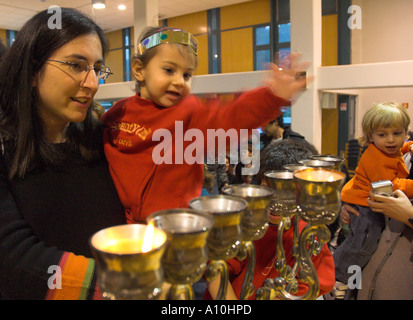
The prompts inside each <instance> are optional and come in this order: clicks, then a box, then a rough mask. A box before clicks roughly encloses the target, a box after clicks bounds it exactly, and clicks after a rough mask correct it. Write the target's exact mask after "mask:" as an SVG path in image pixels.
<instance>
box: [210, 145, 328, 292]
mask: <svg viewBox="0 0 413 320" xmlns="http://www.w3.org/2000/svg"><path fill="white" fill-rule="evenodd" d="M312 155H314V154H313V151H312V148H308V146H307V144H306V143H305V142H302V141H296V140H290V139H285V140H276V141H272V142H271V143H270V144H269V145H267V147H265V148H264V149H263V150H262V151H261V159H260V172H259V173H258V179H259V181H260V183H261V184H262V185H268V183H267V181H266V178H265V176H264V173H265V172H267V171H271V170H283V166H284V165H287V164H291V163H298V161H299V160H304V159H308V158H311V156H312ZM269 210H270V212H269V227H268V230H267V232H266V233H265V235H264V237H263V238H261V239H259V240H256V241H254V246H255V251H256V263H255V270H254V272H255V273H254V278H253V284H254V287H255V290H256V289H258V288H261V287H262V286H263V285H264V282H265V280H266V279H269V278H271V279H274V278H276V277H277V276H278V272H277V271H276V269H275V266H274V265H275V261H276V257H277V256H276V254H277V232H278V224H279V223H280V217H279V216H278V215H275V214H274V211H273V210H271V206H270V208H269ZM305 226H306V223H305V222H303V221H300V224H299V229H300V232H301V231H302V229H303V228H304V227H305ZM283 245H284V249H285V254H286V260H287V264H288V265H289V266H291V267H292V266H293V265H294V261H295V258H294V257H293V255H292V247H293V228H290V229H288V230H286V231H284V235H283ZM312 261H313V264H314V267H315V268H316V270H317V274H318V280H319V283H320V292H319V295H323V294H326V293H328V292H330V291H331V289H332V288H333V286H334V281H335V278H334V262H333V258H332V254H331V252H330V251H329V249H328V246H327V245H326V244H324V245H323V246H322V249H321V251H320V253H319V254H318V255H316V256H313V257H312ZM227 263H228V270H229V279H230V283H229V284H228V292H227V299H230V300H237V299H239V297H240V294H241V287H242V283H243V281H244V278H245V275H246V272H247V263H248V260H247V259H244V260H242V261H240V260H238V259H237V258H234V259H230V260H228V261H227ZM219 284H220V277H217V278H216V279H215V280H214V281H212V282H210V283H208V284H207V288H208V290H207V291H206V292H205V294H204V299H211V298H215V297H216V296H217V294H218V289H219ZM307 290H308V285H307V284H305V283H299V288H298V292H297V293H296V295H298V296H301V295H303V294H305V293H306V292H307ZM250 299H255V294H254V295H253V296H251V297H250Z"/></svg>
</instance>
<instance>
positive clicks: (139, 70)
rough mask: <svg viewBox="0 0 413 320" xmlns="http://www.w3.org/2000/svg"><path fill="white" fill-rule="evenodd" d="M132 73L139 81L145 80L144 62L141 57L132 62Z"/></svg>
mask: <svg viewBox="0 0 413 320" xmlns="http://www.w3.org/2000/svg"><path fill="white" fill-rule="evenodd" d="M132 73H133V75H134V76H135V79H136V80H138V81H139V82H142V81H143V80H144V76H143V63H142V61H141V60H139V59H135V60H133V62H132Z"/></svg>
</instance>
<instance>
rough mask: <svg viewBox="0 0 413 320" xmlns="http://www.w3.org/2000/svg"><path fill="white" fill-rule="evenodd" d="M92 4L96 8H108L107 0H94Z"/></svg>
mask: <svg viewBox="0 0 413 320" xmlns="http://www.w3.org/2000/svg"><path fill="white" fill-rule="evenodd" d="M92 5H93V8H95V9H105V8H106V4H105V0H92Z"/></svg>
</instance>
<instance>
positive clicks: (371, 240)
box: [325, 103, 413, 299]
mask: <svg viewBox="0 0 413 320" xmlns="http://www.w3.org/2000/svg"><path fill="white" fill-rule="evenodd" d="M409 125H410V116H409V114H408V113H407V110H406V108H404V107H403V106H401V105H399V104H397V103H379V104H376V105H374V106H373V107H372V108H370V109H369V110H368V111H367V112H366V114H365V115H364V117H363V121H362V130H363V137H362V138H361V144H362V145H368V147H367V149H366V151H364V153H363V155H362V156H361V158H360V161H359V163H358V166H357V168H356V170H355V175H354V177H353V178H352V179H351V180H350V181H349V182H347V183H346V184H345V185H344V187H343V189H342V191H341V200H342V202H343V203H347V204H352V206H353V207H355V208H356V210H357V211H358V212H359V215H358V216H355V215H351V216H350V217H351V223H350V232H349V234H348V235H347V236H346V239H345V240H344V241H343V242H342V243H341V245H339V246H338V247H337V249H336V250H335V251H334V255H333V257H334V263H335V266H336V280H337V281H336V284H335V289H334V290H333V291H332V292H331V293H330V294H329V295H327V296H326V297H325V298H326V299H347V298H348V297H346V294H347V292H349V291H348V284H347V282H348V279H349V277H350V276H351V273H349V271H348V270H349V267H350V266H353V265H357V266H359V267H360V268H361V269H363V268H364V267H365V266H366V264H367V263H368V262H369V260H370V258H371V256H372V255H373V253H374V252H375V250H376V248H377V244H378V242H379V239H380V237H381V233H382V231H383V230H384V228H385V225H386V221H385V216H383V214H381V213H379V212H375V211H373V210H372V209H371V208H370V207H369V205H368V202H367V200H368V198H369V192H370V190H371V183H373V182H377V181H379V180H389V181H391V182H392V187H393V190H396V189H400V190H402V191H403V192H404V193H406V194H407V195H408V196H409V197H413V180H409V179H406V178H407V176H408V175H409V172H408V171H407V168H406V165H405V163H404V159H403V154H405V153H407V152H409V151H410V152H411V148H412V144H413V142H412V141H410V142H405V141H406V138H407V133H408V131H409ZM373 164H374V165H373Z"/></svg>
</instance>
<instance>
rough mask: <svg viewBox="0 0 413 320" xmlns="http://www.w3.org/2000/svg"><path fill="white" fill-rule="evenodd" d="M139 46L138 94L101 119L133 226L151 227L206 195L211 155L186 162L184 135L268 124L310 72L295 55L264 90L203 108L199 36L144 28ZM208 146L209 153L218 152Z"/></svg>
mask: <svg viewBox="0 0 413 320" xmlns="http://www.w3.org/2000/svg"><path fill="white" fill-rule="evenodd" d="M137 47H138V55H137V56H136V57H135V59H134V61H133V64H132V72H133V74H134V76H135V79H136V80H137V81H138V83H139V93H138V94H137V95H135V96H132V97H129V98H126V99H123V100H121V101H119V102H118V103H117V104H115V105H114V106H113V107H112V108H110V109H109V110H108V111H107V112H106V113H105V114H104V115H103V117H102V120H103V123H104V124H106V125H107V129H106V130H105V134H104V139H105V153H106V157H107V159H108V161H109V165H110V170H111V173H112V177H113V179H114V182H115V185H116V187H117V189H118V192H119V195H120V198H121V200H122V203H123V205H124V206H125V208H126V214H127V219H128V222H129V223H137V222H141V221H146V218H147V216H148V215H149V214H151V213H152V212H155V211H159V210H163V209H170V208H179V207H181V208H182V207H188V203H189V201H190V200H191V199H193V198H195V197H197V196H199V195H200V194H201V190H202V186H203V181H204V174H203V168H204V167H203V164H202V162H203V161H202V160H203V157H204V155H206V154H208V150H207V152H205V150H202V151H203V153H202V154H199V153H198V154H197V155H198V158H200V159H198V160H199V161H200V162H201V163H199V162H192V161H193V159H192V158H190V159H187V158H186V157H185V156H184V151H187V148H188V149H189V150H192V151H193V149H191V148H192V147H193V146H192V143H193V141H188V139H183V138H181V141H178V143H177V142H176V140H177V139H178V140H179V137H178V135H177V133H178V132H180V131H179V130H181V129H182V133H183V135H184V134H185V133H189V130H190V129H193V130H192V132H193V131H195V129H196V132H201V133H202V134H203V137H207V130H208V129H215V130H218V129H223V130H224V131H225V132H226V131H228V130H229V129H236V130H240V129H253V128H257V127H261V126H264V125H266V124H267V122H268V119H272V118H274V117H277V116H278V115H279V114H280V107H281V106H282V105H285V104H286V103H287V100H289V99H290V98H291V97H294V96H296V94H298V93H299V92H300V91H301V90H302V89H303V87H304V85H305V83H306V80H305V79H301V78H299V79H296V77H295V75H296V72H297V70H298V69H303V68H304V69H305V68H307V66H308V63H301V62H299V60H298V59H297V58H298V57H297V56H296V55H292V57H291V59H292V68H291V69H289V70H286V69H282V70H280V69H279V68H278V67H277V66H275V65H272V72H271V76H270V77H269V79H268V80H267V82H266V85H265V86H263V87H260V88H257V89H254V90H251V91H248V92H246V93H244V94H243V95H241V96H240V97H238V98H237V99H236V100H234V101H233V102H230V103H228V104H222V103H220V102H214V101H211V102H210V103H208V102H205V103H203V102H201V100H199V99H198V98H196V97H195V96H193V95H190V89H191V83H192V77H193V75H194V73H195V70H196V67H197V52H198V45H197V40H196V38H195V37H194V36H193V35H192V34H190V33H187V32H185V31H184V30H181V29H174V28H166V27H151V28H148V29H147V30H144V32H143V33H142V35H141V37H140V40H139V41H138V44H137ZM128 128H135V129H132V130H129V129H128ZM177 128H178V129H177ZM161 132H162V134H165V135H166V136H167V135H170V138H171V139H170V140H169V139H168V140H169V141H170V142H171V143H169V142H168V143H166V142H165V139H166V138H165V139H163V138H162V136H161V137H160V136H159V135H158V134H160V133H161ZM155 133H156V134H155ZM239 136H240V135H239V134H238V137H239ZM162 140H163V141H162ZM182 140H183V141H182ZM160 141H161V142H160ZM204 143H205V144H207V143H206V142H205V141H202V143H201V145H202V146H203V147H205V148H206V149H208V148H212V147H215V145H213V146H211V145H207V146H205V144H204ZM237 143H238V141H237ZM198 151H199V150H198ZM186 156H188V154H186ZM180 158H182V159H180Z"/></svg>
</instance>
